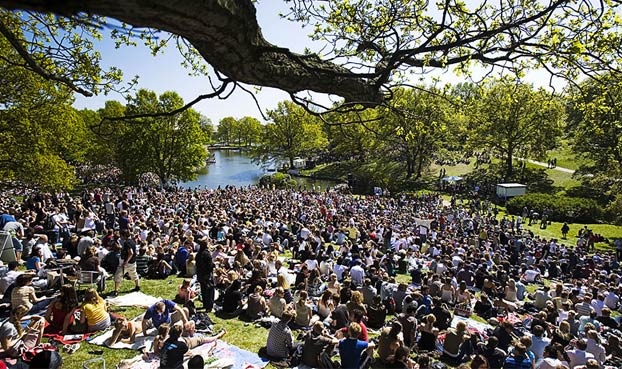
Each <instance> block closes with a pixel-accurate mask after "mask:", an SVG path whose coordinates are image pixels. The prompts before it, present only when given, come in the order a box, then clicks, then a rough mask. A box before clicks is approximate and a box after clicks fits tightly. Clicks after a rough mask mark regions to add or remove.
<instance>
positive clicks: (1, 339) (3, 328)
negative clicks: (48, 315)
mask: <svg viewBox="0 0 622 369" xmlns="http://www.w3.org/2000/svg"><path fill="white" fill-rule="evenodd" d="M27 313H28V308H27V307H26V306H23V305H21V306H18V307H16V308H14V309H13V310H12V311H11V315H10V317H9V319H8V320H6V321H4V322H3V323H2V324H1V325H0V346H2V349H3V350H4V352H6V353H7V355H9V356H10V357H13V358H16V357H19V356H20V355H21V354H22V351H24V350H28V349H32V348H34V347H35V346H37V345H38V344H40V343H41V338H42V337H43V329H44V328H45V321H44V320H43V317H41V316H34V315H33V316H31V317H26V314H27ZM26 319H30V324H28V326H26V328H23V327H22V320H26Z"/></svg>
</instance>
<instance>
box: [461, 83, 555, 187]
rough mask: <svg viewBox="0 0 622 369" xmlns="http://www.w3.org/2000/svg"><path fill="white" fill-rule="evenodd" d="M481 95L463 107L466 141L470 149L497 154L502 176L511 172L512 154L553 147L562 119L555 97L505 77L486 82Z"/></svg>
mask: <svg viewBox="0 0 622 369" xmlns="http://www.w3.org/2000/svg"><path fill="white" fill-rule="evenodd" d="M481 94H482V98H481V99H477V100H474V101H473V103H472V104H471V106H469V107H468V109H467V112H468V118H469V120H470V126H469V127H470V130H471V134H470V135H469V142H470V145H471V146H472V148H473V149H474V150H481V149H487V150H490V151H492V152H494V153H496V154H497V155H499V156H500V157H501V158H502V160H503V161H504V162H505V165H506V177H508V178H509V177H511V176H512V174H513V165H512V163H513V159H514V157H515V156H518V157H523V158H533V157H535V158H538V157H542V156H543V155H544V154H545V152H546V150H549V149H552V148H554V147H555V146H556V144H557V141H558V137H559V136H560V135H561V128H562V125H563V121H564V119H565V115H564V108H563V105H562V104H561V102H560V101H559V100H558V99H557V98H555V97H554V96H551V94H549V93H548V92H546V91H544V90H534V89H533V87H532V86H530V85H526V84H524V83H522V82H520V81H517V80H513V79H507V78H506V79H501V80H496V81H492V82H490V83H489V84H488V85H486V86H485V87H484V89H483V91H482V93H481Z"/></svg>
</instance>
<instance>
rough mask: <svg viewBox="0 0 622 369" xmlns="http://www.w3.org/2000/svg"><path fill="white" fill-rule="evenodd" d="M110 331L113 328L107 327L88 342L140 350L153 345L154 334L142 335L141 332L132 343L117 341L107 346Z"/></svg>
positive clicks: (110, 335)
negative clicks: (107, 328)
mask: <svg viewBox="0 0 622 369" xmlns="http://www.w3.org/2000/svg"><path fill="white" fill-rule="evenodd" d="M112 333H113V330H112V329H109V330H107V331H105V332H104V333H103V334H100V335H99V336H97V337H95V338H93V339H92V340H90V341H89V343H91V344H93V345H97V346H106V347H108V348H112V349H129V350H141V349H142V348H144V347H146V348H147V349H151V346H153V340H154V339H155V336H144V335H142V334H138V335H136V340H135V341H134V343H132V344H129V343H122V342H117V343H115V344H114V345H112V346H109V345H108V344H107V342H108V340H109V339H110V338H112Z"/></svg>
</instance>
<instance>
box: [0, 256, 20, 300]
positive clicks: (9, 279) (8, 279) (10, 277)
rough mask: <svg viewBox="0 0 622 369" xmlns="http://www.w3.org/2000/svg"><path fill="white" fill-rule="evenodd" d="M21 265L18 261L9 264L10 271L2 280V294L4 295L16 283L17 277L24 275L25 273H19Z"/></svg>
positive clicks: (0, 289)
mask: <svg viewBox="0 0 622 369" xmlns="http://www.w3.org/2000/svg"><path fill="white" fill-rule="evenodd" d="M18 266H19V263H18V262H17V261H11V262H9V271H8V272H7V273H6V274H5V275H4V277H2V278H0V293H1V294H4V292H6V289H7V288H9V286H10V285H12V284H13V283H15V280H16V279H17V276H18V275H20V274H23V273H24V272H19V271H17V267H18Z"/></svg>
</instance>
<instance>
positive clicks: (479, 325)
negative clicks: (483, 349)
mask: <svg viewBox="0 0 622 369" xmlns="http://www.w3.org/2000/svg"><path fill="white" fill-rule="evenodd" d="M459 321H463V322H465V323H466V325H467V329H468V330H469V331H471V332H473V331H474V332H477V333H479V334H482V335H485V334H486V330H487V329H491V328H493V326H492V325H490V324H488V323H483V322H480V321H477V320H475V319H472V318H465V317H463V316H458V315H454V318H453V319H452V320H451V324H450V325H451V327H453V328H455V327H456V325H457V324H458V322H459Z"/></svg>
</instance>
